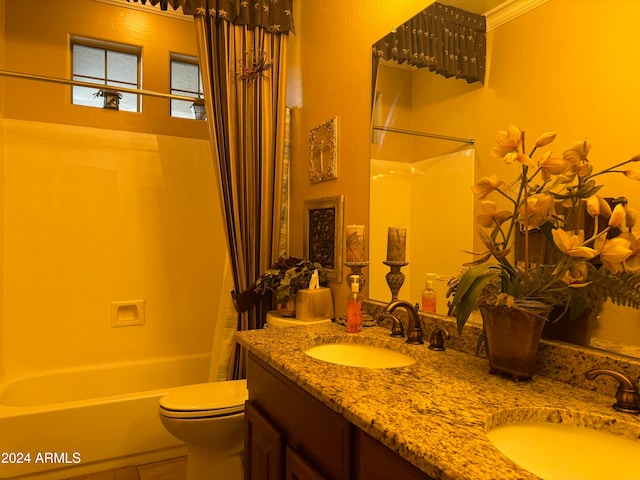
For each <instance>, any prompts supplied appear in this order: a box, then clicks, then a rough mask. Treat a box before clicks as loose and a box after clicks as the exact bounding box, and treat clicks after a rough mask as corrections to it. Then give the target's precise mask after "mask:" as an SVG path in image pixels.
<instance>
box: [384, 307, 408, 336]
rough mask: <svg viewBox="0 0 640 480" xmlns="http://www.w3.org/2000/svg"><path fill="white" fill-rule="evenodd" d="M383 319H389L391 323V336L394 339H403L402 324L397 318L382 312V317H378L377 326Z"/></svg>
mask: <svg viewBox="0 0 640 480" xmlns="http://www.w3.org/2000/svg"><path fill="white" fill-rule="evenodd" d="M383 318H390V319H391V321H392V322H393V324H392V326H391V335H390V336H392V337H394V338H404V328H403V327H402V322H401V321H400V319H398V317H396V316H395V315H394V314H392V313H388V312H383V313H382V315H380V316H379V317H378V325H379V324H380V320H382V319H383Z"/></svg>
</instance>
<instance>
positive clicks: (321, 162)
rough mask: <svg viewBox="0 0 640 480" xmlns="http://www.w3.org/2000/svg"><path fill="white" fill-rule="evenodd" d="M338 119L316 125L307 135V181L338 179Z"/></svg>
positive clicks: (334, 118)
mask: <svg viewBox="0 0 640 480" xmlns="http://www.w3.org/2000/svg"><path fill="white" fill-rule="evenodd" d="M337 122H338V118H337V117H333V118H332V119H331V120H329V121H328V122H325V123H323V124H321V125H318V126H317V127H316V128H314V129H312V130H311V133H310V134H309V180H310V181H311V183H318V182H324V181H325V180H331V179H334V178H338V128H337Z"/></svg>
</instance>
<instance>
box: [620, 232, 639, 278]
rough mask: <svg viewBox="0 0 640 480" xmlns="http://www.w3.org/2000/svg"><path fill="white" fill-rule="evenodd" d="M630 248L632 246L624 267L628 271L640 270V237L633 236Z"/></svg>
mask: <svg viewBox="0 0 640 480" xmlns="http://www.w3.org/2000/svg"><path fill="white" fill-rule="evenodd" d="M629 235H630V236H631V237H633V235H631V234H629ZM627 238H629V237H627ZM629 248H631V255H629V256H628V257H627V258H626V259H625V260H624V269H625V270H626V271H627V272H640V238H637V239H636V238H633V239H632V240H631V244H630V245H629Z"/></svg>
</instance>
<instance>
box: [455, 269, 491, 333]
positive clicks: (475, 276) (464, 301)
mask: <svg viewBox="0 0 640 480" xmlns="http://www.w3.org/2000/svg"><path fill="white" fill-rule="evenodd" d="M500 273H501V269H500V267H498V266H496V265H492V264H484V265H479V266H477V267H474V268H470V269H469V270H467V271H466V272H464V273H463V274H462V276H461V277H460V283H459V284H458V286H457V289H456V294H455V295H454V297H453V301H452V304H451V306H452V307H455V308H457V313H456V319H457V324H458V331H459V332H462V329H463V327H464V325H465V324H466V323H467V320H468V319H469V315H471V312H472V311H473V309H474V308H475V306H476V302H477V300H478V297H479V296H480V295H481V294H482V292H483V290H484V288H485V286H486V285H487V284H488V283H489V282H490V281H491V280H493V279H495V278H496V277H497V276H499V275H500Z"/></svg>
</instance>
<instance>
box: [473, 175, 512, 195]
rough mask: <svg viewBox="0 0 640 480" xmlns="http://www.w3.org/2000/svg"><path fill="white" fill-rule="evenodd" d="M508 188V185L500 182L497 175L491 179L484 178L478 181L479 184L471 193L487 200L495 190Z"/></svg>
mask: <svg viewBox="0 0 640 480" xmlns="http://www.w3.org/2000/svg"><path fill="white" fill-rule="evenodd" d="M506 187H507V184H506V183H504V182H503V181H502V180H500V178H499V177H498V176H497V175H491V176H490V177H482V178H481V179H480V180H478V183H476V184H475V185H474V186H472V187H471V191H472V192H473V193H475V194H476V195H480V198H485V197H486V196H487V195H489V194H490V193H491V192H493V191H494V190H500V189H501V188H506Z"/></svg>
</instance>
